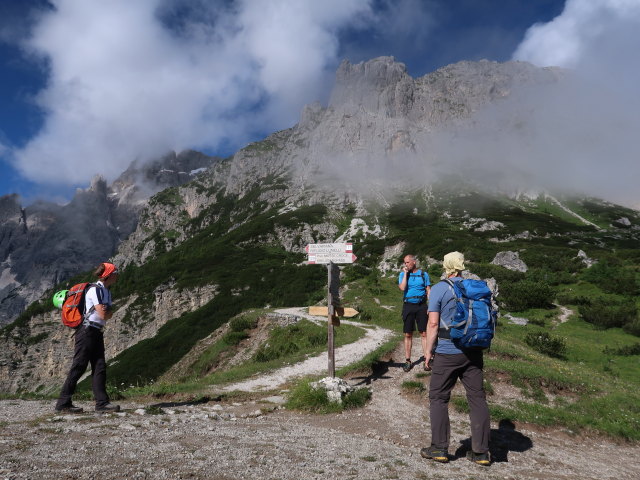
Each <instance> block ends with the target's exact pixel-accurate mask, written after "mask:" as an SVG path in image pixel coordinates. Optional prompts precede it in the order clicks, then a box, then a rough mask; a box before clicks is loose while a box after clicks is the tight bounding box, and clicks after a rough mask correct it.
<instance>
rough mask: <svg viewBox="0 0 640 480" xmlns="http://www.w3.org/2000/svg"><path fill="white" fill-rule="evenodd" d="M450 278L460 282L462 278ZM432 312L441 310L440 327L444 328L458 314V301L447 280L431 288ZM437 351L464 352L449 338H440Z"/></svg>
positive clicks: (446, 353) (430, 302) (447, 353)
mask: <svg viewBox="0 0 640 480" xmlns="http://www.w3.org/2000/svg"><path fill="white" fill-rule="evenodd" d="M449 280H452V281H454V282H459V281H460V280H462V278H460V277H451V278H450V279H449ZM428 310H429V311H430V312H440V327H441V328H444V326H445V325H450V324H451V320H452V319H453V317H454V315H455V314H456V301H455V296H454V295H453V292H452V291H451V287H450V286H449V284H448V283H447V282H438V283H436V284H435V285H434V286H433V288H432V289H431V294H430V295H429V308H428ZM436 353H444V354H445V355H454V354H456V353H462V350H460V349H459V348H458V347H456V346H455V345H454V344H453V342H452V341H451V340H449V339H448V338H439V339H438V345H437V346H436Z"/></svg>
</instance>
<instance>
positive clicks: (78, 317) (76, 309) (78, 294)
mask: <svg viewBox="0 0 640 480" xmlns="http://www.w3.org/2000/svg"><path fill="white" fill-rule="evenodd" d="M95 286H96V284H95V283H86V282H85V283H78V284H77V285H74V286H73V287H71V289H70V290H69V293H67V298H66V299H65V301H64V303H63V304H62V323H63V324H64V325H66V326H67V327H71V328H78V327H79V326H80V325H82V321H83V320H84V297H85V294H86V293H87V290H88V289H89V288H90V287H95Z"/></svg>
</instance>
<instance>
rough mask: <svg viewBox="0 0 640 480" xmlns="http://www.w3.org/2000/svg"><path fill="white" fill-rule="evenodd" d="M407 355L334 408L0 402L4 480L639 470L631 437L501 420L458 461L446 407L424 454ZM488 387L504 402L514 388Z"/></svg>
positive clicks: (424, 431)
mask: <svg viewBox="0 0 640 480" xmlns="http://www.w3.org/2000/svg"><path fill="white" fill-rule="evenodd" d="M380 333H381V334H384V332H380ZM375 343H376V342H373V343H372V347H371V348H373V347H374V346H375ZM354 348H362V343H361V344H360V345H359V347H354ZM346 353H348V352H346ZM419 356H420V353H419V342H417V341H416V342H414V358H415V359H418V358H419ZM402 359H403V352H402V350H401V349H400V346H399V348H398V349H397V350H396V351H395V352H394V353H393V355H392V357H391V358H389V359H388V360H387V361H386V362H385V363H383V364H382V365H381V368H380V369H379V370H378V371H376V372H375V373H374V374H373V375H370V376H366V377H353V378H349V379H348V381H349V383H350V384H352V385H360V386H367V387H369V388H371V390H372V394H373V395H372V399H371V402H370V403H369V404H368V405H367V406H366V407H364V408H362V409H358V410H352V411H346V412H344V413H341V414H330V415H310V414H301V413H296V412H291V411H288V410H285V409H283V408H282V403H283V401H284V397H285V396H286V391H282V390H281V389H280V388H282V387H273V388H274V389H273V391H271V392H269V393H264V392H260V393H245V394H243V395H244V397H237V398H236V397H231V398H235V400H224V401H214V400H210V401H207V402H203V403H188V402H183V403H180V402H169V401H164V403H159V402H158V401H157V400H150V401H148V402H140V403H129V402H125V403H123V404H122V407H123V411H122V412H120V413H117V414H105V415H97V414H94V413H93V411H92V405H91V403H89V402H85V403H80V406H82V407H84V408H85V412H86V413H83V414H78V415H59V414H55V413H54V412H53V402H52V401H25V400H4V401H0V479H15V480H17V479H56V480H59V479H93V478H100V479H123V478H132V479H135V478H143V479H147V478H148V479H164V478H170V479H178V478H191V479H211V480H222V479H225V480H226V479H240V478H242V479H249V478H252V479H253V478H260V479H273V480H276V479H281V480H284V479H287V480H292V479H296V480H297V479H327V478H331V479H333V478H336V477H339V478H345V479H363V480H364V479H393V478H398V479H405V478H407V479H452V478H456V479H457V478H462V479H514V480H516V479H518V480H519V479H545V480H550V479H575V478H579V479H594V480H596V479H597V480H604V479H611V480H613V479H615V480H618V479H633V478H640V457H638V455H637V453H638V445H637V444H626V443H619V442H615V441H612V440H610V439H602V438H597V437H595V436H584V435H580V436H578V435H575V434H573V433H571V432H567V431H565V430H562V429H541V428H540V427H535V426H531V425H515V426H514V425H513V424H511V425H509V423H508V422H504V421H503V422H500V420H501V419H493V422H492V434H491V451H492V452H491V453H492V457H493V460H494V463H493V464H492V465H491V467H488V468H487V467H481V466H478V465H475V464H472V463H471V462H469V461H467V460H466V459H465V458H464V453H465V451H466V448H468V445H469V427H468V418H467V417H466V415H464V414H459V413H456V412H453V411H452V415H451V417H452V439H451V447H450V454H451V455H452V460H451V462H450V463H449V464H446V465H442V464H438V463H434V462H432V461H429V460H425V459H423V458H421V457H420V455H419V450H420V448H421V447H423V446H425V445H426V444H427V443H428V441H429V420H428V398H427V396H426V394H425V393H410V392H407V391H406V389H403V387H402V383H403V382H405V381H407V380H413V381H418V382H422V383H424V384H425V385H426V386H428V382H429V377H428V376H424V375H417V374H419V373H421V370H420V364H418V363H417V360H416V366H415V367H414V369H413V370H412V371H411V372H409V373H404V372H403V371H402V369H401V362H402V361H403V360H402ZM325 360H326V354H325ZM325 365H326V363H325ZM269 378H276V376H269ZM282 378H283V377H281V379H282ZM264 387H265V384H264V383H261V384H260V388H262V389H263V388H264ZM494 387H495V389H496V396H500V398H503V397H504V398H507V397H513V396H516V395H518V394H519V393H518V391H516V390H515V389H512V388H511V387H510V386H509V385H497V386H494ZM457 393H462V391H460V390H459V391H457ZM214 396H215V395H212V397H214ZM223 398H225V397H223ZM238 398H242V400H239V399H238ZM452 410H453V409H452Z"/></svg>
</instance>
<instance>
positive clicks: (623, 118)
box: [513, 0, 640, 204]
mask: <svg viewBox="0 0 640 480" xmlns="http://www.w3.org/2000/svg"><path fill="white" fill-rule="evenodd" d="M639 32H640V2H639V1H638V0H567V3H566V5H565V9H564V11H563V12H562V14H561V15H559V16H558V17H557V18H555V19H554V20H552V21H551V22H549V23H546V24H537V25H534V26H532V27H531V28H530V29H529V31H528V32H527V34H526V36H525V39H524V41H523V42H522V43H521V44H520V46H519V47H518V48H517V50H516V51H515V53H514V56H513V57H514V59H516V60H525V61H529V62H531V63H534V64H536V65H538V66H549V65H556V66H561V67H566V68H568V69H569V73H568V75H567V82H565V86H564V88H563V89H556V90H553V91H549V90H546V91H543V92H536V93H531V94H530V95H529V96H528V97H527V96H523V97H522V98H521V99H520V100H519V101H520V102H524V103H525V104H526V108H528V109H529V110H530V111H531V112H532V116H531V119H530V122H531V123H530V126H529V127H528V133H527V135H528V139H529V141H528V143H527V144H520V145H519V147H520V148H521V153H520V156H521V157H522V158H525V159H527V164H526V168H527V170H528V171H530V172H535V175H536V177H538V178H541V179H543V180H545V181H546V182H547V183H549V182H555V184H556V186H559V185H560V186H562V185H564V186H566V187H568V188H572V189H576V190H582V191H585V190H587V191H589V192H590V193H592V194H594V195H597V196H602V197H605V198H610V199H614V200H616V201H619V202H623V203H626V204H634V203H637V201H638V195H637V193H636V191H637V186H636V183H637V178H640V162H638V160H637V152H638V151H639V149H640V138H638V134H637V132H638V131H640V118H638V114H637V112H638V111H639V109H640V57H638V51H640V33H639ZM536 177H534V178H536Z"/></svg>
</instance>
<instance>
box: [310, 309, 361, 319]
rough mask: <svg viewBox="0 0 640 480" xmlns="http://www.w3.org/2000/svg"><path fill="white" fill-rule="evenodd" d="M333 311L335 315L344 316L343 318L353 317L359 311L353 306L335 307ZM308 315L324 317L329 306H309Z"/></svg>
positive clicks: (327, 312)
mask: <svg viewBox="0 0 640 480" xmlns="http://www.w3.org/2000/svg"><path fill="white" fill-rule="evenodd" d="M335 312H336V315H337V316H339V317H345V318H351V317H355V316H356V315H358V314H359V313H360V312H359V311H357V310H356V309H354V308H345V307H335ZM309 315H317V316H319V317H326V316H328V315H329V307H309Z"/></svg>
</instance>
